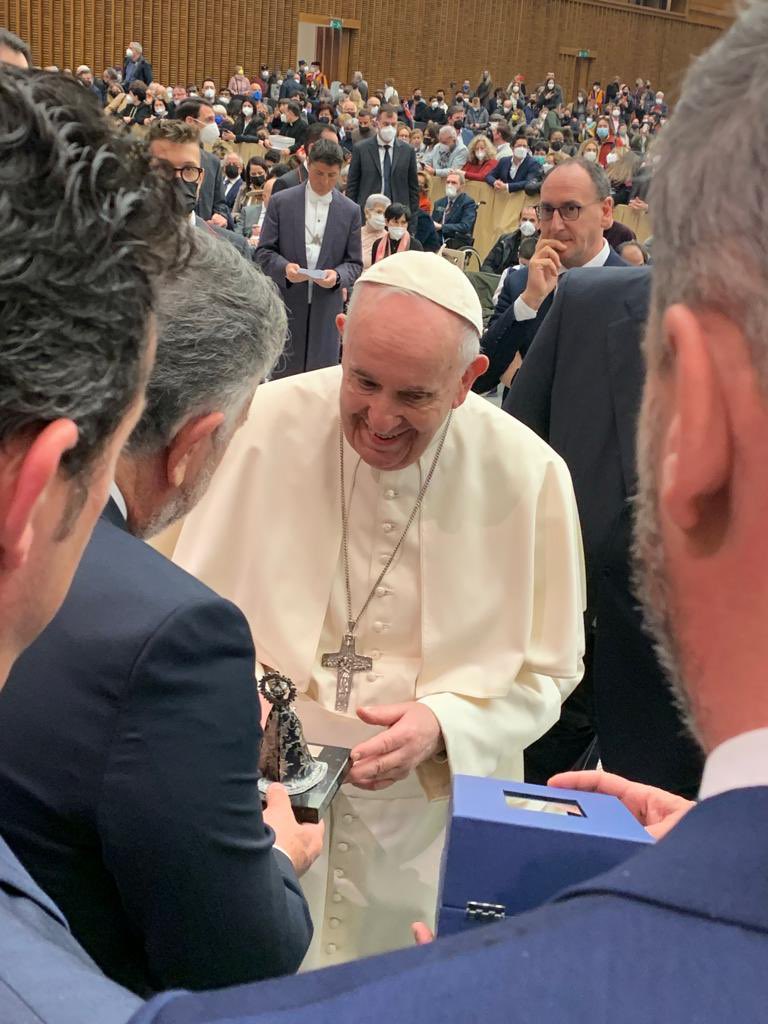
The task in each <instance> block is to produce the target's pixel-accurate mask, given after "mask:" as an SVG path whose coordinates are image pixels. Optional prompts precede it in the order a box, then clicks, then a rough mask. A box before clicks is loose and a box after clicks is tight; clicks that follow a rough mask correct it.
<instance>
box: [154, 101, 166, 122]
mask: <svg viewBox="0 0 768 1024" xmlns="http://www.w3.org/2000/svg"><path fill="white" fill-rule="evenodd" d="M168 116H169V112H168V100H167V99H166V97H165V96H157V95H155V97H154V98H153V100H152V118H153V119H154V120H155V121H163V120H165V119H166V118H167V117H168Z"/></svg>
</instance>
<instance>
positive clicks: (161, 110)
mask: <svg viewBox="0 0 768 1024" xmlns="http://www.w3.org/2000/svg"><path fill="white" fill-rule="evenodd" d="M165 115H166V109H165V107H155V117H165Z"/></svg>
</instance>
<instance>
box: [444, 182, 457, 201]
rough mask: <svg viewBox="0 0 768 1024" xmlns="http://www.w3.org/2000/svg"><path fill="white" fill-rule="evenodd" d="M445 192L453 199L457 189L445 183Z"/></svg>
mask: <svg viewBox="0 0 768 1024" xmlns="http://www.w3.org/2000/svg"><path fill="white" fill-rule="evenodd" d="M445 194H446V195H447V196H448V198H449V199H455V198H456V196H457V195H458V194H459V190H458V189H457V188H456V186H455V185H446V186H445Z"/></svg>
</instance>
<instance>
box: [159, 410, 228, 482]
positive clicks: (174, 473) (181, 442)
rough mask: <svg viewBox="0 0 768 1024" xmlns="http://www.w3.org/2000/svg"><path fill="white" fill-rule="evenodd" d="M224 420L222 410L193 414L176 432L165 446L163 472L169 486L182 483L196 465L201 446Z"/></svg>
mask: <svg viewBox="0 0 768 1024" xmlns="http://www.w3.org/2000/svg"><path fill="white" fill-rule="evenodd" d="M223 422H224V413H223V412H209V413H206V414H205V415H204V416H194V417H193V418H192V419H191V420H189V421H188V422H187V423H185V424H184V426H183V427H181V429H180V430H179V431H178V432H177V433H176V435H175V436H174V438H173V439H172V441H171V443H170V444H169V445H168V448H167V456H166V466H165V473H166V478H167V480H168V484H169V486H170V487H174V488H178V487H181V486H182V485H183V484H184V481H185V480H186V478H187V475H188V474H189V472H190V470H192V469H195V468H196V467H197V463H198V460H199V457H200V455H201V454H202V451H201V449H202V447H203V446H204V445H205V444H206V443H207V442H208V440H209V439H210V438H211V436H212V435H213V434H214V433H215V432H216V431H217V430H218V429H219V427H220V426H221V424H222V423H223Z"/></svg>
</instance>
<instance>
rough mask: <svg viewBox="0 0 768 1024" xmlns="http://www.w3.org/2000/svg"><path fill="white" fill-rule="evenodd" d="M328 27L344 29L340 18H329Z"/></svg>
mask: <svg viewBox="0 0 768 1024" xmlns="http://www.w3.org/2000/svg"><path fill="white" fill-rule="evenodd" d="M329 25H330V27H331V28H338V29H340V28H343V27H344V23H343V21H342V20H341V18H331V20H330V22H329Z"/></svg>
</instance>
